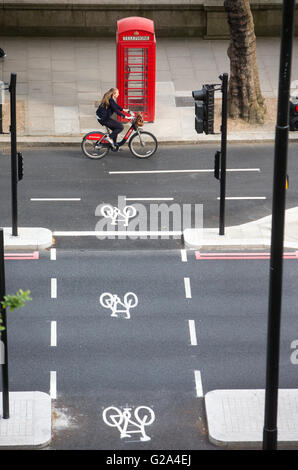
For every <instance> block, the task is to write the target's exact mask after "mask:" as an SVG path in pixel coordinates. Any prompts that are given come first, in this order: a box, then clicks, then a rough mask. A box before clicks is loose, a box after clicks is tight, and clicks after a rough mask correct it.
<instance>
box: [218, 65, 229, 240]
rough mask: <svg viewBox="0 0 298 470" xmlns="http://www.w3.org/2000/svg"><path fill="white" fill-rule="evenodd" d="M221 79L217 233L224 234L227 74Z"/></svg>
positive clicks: (221, 76)
mask: <svg viewBox="0 0 298 470" xmlns="http://www.w3.org/2000/svg"><path fill="white" fill-rule="evenodd" d="M219 78H220V79H221V80H222V87H221V90H222V113H221V151H220V204H219V235H224V234H225V203H226V160H227V121H228V74H227V73H224V74H222V75H220V77H219Z"/></svg>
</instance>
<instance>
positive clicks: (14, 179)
mask: <svg viewBox="0 0 298 470" xmlns="http://www.w3.org/2000/svg"><path fill="white" fill-rule="evenodd" d="M16 84H17V76H16V74H15V73H12V74H11V75H10V85H9V91H10V135H11V197H12V199H11V201H12V235H13V236H17V235H18V175H17V173H18V169H17V118H16Z"/></svg>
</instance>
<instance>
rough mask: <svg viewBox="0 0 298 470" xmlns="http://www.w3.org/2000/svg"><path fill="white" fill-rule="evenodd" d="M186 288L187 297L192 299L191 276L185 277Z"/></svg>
mask: <svg viewBox="0 0 298 470" xmlns="http://www.w3.org/2000/svg"><path fill="white" fill-rule="evenodd" d="M184 288H185V297H186V298H187V299H191V288H190V279H189V277H185V278H184Z"/></svg>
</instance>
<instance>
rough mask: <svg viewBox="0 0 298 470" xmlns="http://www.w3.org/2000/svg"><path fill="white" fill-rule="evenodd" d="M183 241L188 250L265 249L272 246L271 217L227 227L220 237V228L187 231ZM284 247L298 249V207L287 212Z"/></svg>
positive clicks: (184, 233)
mask: <svg viewBox="0 0 298 470" xmlns="http://www.w3.org/2000/svg"><path fill="white" fill-rule="evenodd" d="M183 239H184V244H185V247H186V248H188V249H200V248H202V247H204V246H205V247H206V246H229V247H232V246H233V247H242V248H243V247H251V246H254V247H259V248H265V247H268V246H270V245H271V216H266V217H262V218H261V219H258V220H254V221H253V222H248V223H246V224H241V225H236V226H232V227H225V233H224V235H219V229H218V228H216V229H213V228H212V229H211V228H200V229H195V228H194V229H185V230H184V232H183ZM284 247H285V248H296V249H298V207H293V208H291V209H287V210H286V214H285V236H284Z"/></svg>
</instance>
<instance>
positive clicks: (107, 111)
mask: <svg viewBox="0 0 298 470" xmlns="http://www.w3.org/2000/svg"><path fill="white" fill-rule="evenodd" d="M121 111H123V108H121V106H119V104H117V103H116V101H115V100H113V98H110V106H108V107H107V108H106V107H105V106H104V105H99V106H98V108H97V111H96V116H97V117H98V119H100V121H101V122H102V123H104V122H105V121H106V120H107V119H111V116H112V114H113V113H116V114H118V116H122V117H125V114H123V113H121Z"/></svg>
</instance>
